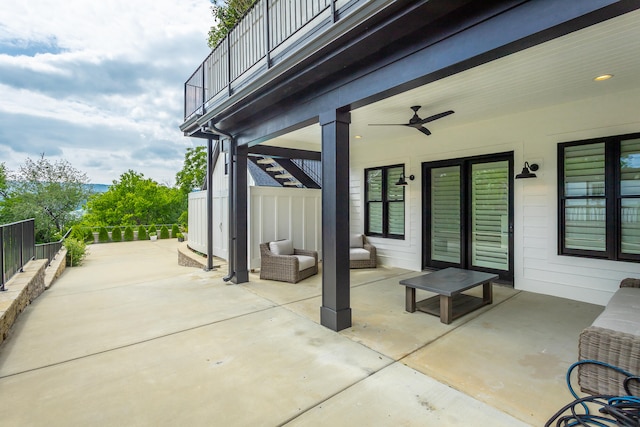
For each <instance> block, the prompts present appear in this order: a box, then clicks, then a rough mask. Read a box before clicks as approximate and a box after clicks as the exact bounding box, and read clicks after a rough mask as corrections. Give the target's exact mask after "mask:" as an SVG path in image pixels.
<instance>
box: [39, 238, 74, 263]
mask: <svg viewBox="0 0 640 427" xmlns="http://www.w3.org/2000/svg"><path fill="white" fill-rule="evenodd" d="M69 233H71V229H69V230H68V231H67V232H66V233H65V234H64V236H62V239H60V240H58V241H57V242H51V243H39V244H37V245H36V259H46V260H47V265H49V264H51V261H53V259H54V258H55V257H56V255H57V254H58V252H60V249H62V246H63V245H64V239H66V238H67V236H68V235H69Z"/></svg>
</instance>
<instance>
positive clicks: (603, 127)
mask: <svg viewBox="0 0 640 427" xmlns="http://www.w3.org/2000/svg"><path fill="white" fill-rule="evenodd" d="M594 84H595V83H594ZM452 107H453V108H454V109H455V104H454V105H452ZM638 111H640V90H637V91H629V92H624V93H613V94H607V95H603V96H599V97H593V98H588V99H585V100H582V101H579V102H572V103H567V104H562V105H557V106H554V107H548V108H541V109H535V110H530V111H524V112H520V113H517V114H513V115H509V116H503V117H499V118H496V119H493V120H487V121H482V122H476V123H471V124H468V125H465V126H460V127H454V128H451V127H439V126H438V122H435V123H434V124H433V125H432V126H431V128H432V129H431V130H432V131H433V135H431V136H429V137H425V136H423V135H420V134H418V133H417V132H415V131H414V130H413V129H403V128H399V129H398V132H397V135H398V139H397V140H395V141H387V142H386V143H385V144H384V145H380V146H375V145H373V144H371V143H367V141H366V138H363V139H361V140H357V141H352V146H351V194H350V197H351V203H352V206H351V227H352V231H354V232H356V231H360V232H361V231H363V227H364V208H363V206H362V205H363V200H364V186H363V185H362V184H363V183H362V180H363V179H364V169H365V168H368V167H374V166H384V165H392V164H404V165H405V174H406V175H407V176H408V175H411V174H413V175H415V176H416V179H415V180H414V181H408V182H409V185H408V186H407V187H406V203H407V206H406V207H407V209H406V216H407V217H406V224H407V226H406V232H405V240H393V239H378V238H372V239H371V240H372V241H373V242H374V244H375V245H376V246H377V248H378V256H379V259H380V261H381V263H383V264H387V265H390V266H397V267H403V268H408V269H412V270H416V271H419V270H420V269H421V266H422V260H421V257H422V243H421V238H422V237H421V236H422V213H421V210H422V184H421V183H422V173H421V168H422V163H423V162H428V161H435V160H444V159H452V158H459V157H468V156H475V155H482V154H491V153H500V152H509V151H513V153H514V168H515V173H518V172H519V170H520V169H521V168H522V165H523V163H524V162H525V161H528V162H529V163H538V164H539V165H540V170H538V171H537V172H536V174H537V176H538V177H537V178H536V179H527V180H516V181H515V182H514V191H515V195H514V215H515V218H514V223H515V224H514V225H515V228H514V264H515V265H514V286H515V288H516V289H522V290H527V291H532V292H538V293H544V294H550V295H556V296H560V297H566V298H571V299H575V300H579V301H585V302H590V303H595V304H602V305H604V304H606V303H607V301H608V300H609V298H610V297H611V295H612V294H613V292H614V291H615V289H616V288H617V287H618V285H619V282H620V280H621V279H623V278H625V277H630V276H633V277H640V264H638V263H628V262H616V261H606V260H598V259H590V258H579V257H570V256H559V255H558V253H557V228H558V227H557V221H558V219H557V217H558V214H557V144H558V143H560V142H567V141H574V140H582V139H588V138H596V137H602V136H609V135H619V134H625V133H634V132H640V116H638ZM453 117H455V116H453ZM441 123H442V125H444V120H443V122H441Z"/></svg>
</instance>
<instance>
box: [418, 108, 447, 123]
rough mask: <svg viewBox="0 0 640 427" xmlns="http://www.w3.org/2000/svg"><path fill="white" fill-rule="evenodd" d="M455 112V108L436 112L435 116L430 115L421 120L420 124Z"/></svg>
mask: <svg viewBox="0 0 640 427" xmlns="http://www.w3.org/2000/svg"><path fill="white" fill-rule="evenodd" d="M453 113H454V111H453V110H449V111H445V112H443V113H440V114H434V115H433V116H429V117H427V118H426V119H422V120H420V124H421V125H423V124H425V123H429V122H432V121H434V120H438V119H441V118H443V117H447V116H448V115H450V114H453Z"/></svg>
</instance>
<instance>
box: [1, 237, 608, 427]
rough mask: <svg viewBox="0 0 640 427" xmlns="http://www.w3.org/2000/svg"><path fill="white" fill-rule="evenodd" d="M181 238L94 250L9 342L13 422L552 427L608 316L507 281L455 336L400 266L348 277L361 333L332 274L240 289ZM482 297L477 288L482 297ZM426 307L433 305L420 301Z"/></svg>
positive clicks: (4, 386) (5, 392)
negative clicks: (333, 304)
mask: <svg viewBox="0 0 640 427" xmlns="http://www.w3.org/2000/svg"><path fill="white" fill-rule="evenodd" d="M177 247H178V243H177V242H176V241H175V240H160V241H156V242H150V241H142V242H127V243H118V244H104V245H93V246H91V253H90V255H89V256H88V258H87V260H86V264H85V265H84V266H82V267H79V268H73V269H68V270H67V271H65V273H64V274H63V276H62V277H61V278H60V279H59V280H58V281H57V282H56V283H55V284H54V286H53V287H52V288H51V289H50V290H48V291H46V292H45V293H44V294H43V295H42V296H41V297H40V298H38V299H37V300H36V301H34V303H33V304H32V305H30V306H29V307H28V308H27V309H26V310H25V311H24V312H23V313H22V314H21V316H20V318H19V319H18V322H17V323H16V324H15V326H14V329H13V333H12V334H11V336H10V337H9V338H8V339H7V341H6V342H5V343H4V344H3V346H2V347H0V398H1V399H2V401H3V403H4V405H5V408H8V409H7V410H6V411H5V412H4V413H3V425H7V426H9V425H21V426H26V425H43V424H46V425H52V426H55V425H65V426H68V425H176V424H178V425H266V426H272V425H336V426H339V425H389V426H397V425H432V424H433V425H435V424H437V425H443V426H446V425H470V424H473V425H492V426H514V425H536V426H538V425H542V424H544V422H545V421H546V420H548V419H549V418H550V417H551V416H552V415H553V414H554V413H555V412H556V410H557V409H559V408H560V407H561V406H563V405H564V404H565V403H568V402H569V401H571V400H572V397H571V396H570V394H569V392H568V391H567V388H566V385H565V382H564V376H565V373H566V370H567V368H568V367H569V365H570V364H571V363H573V362H575V361H576V360H577V340H578V335H579V333H580V331H581V330H582V329H583V328H585V327H586V326H588V325H589V324H590V323H591V322H592V321H593V319H594V318H595V317H596V316H597V315H598V314H599V313H600V312H601V311H602V307H601V306H597V305H592V304H588V303H582V302H577V301H572V300H567V299H562V298H557V297H552V296H546V295H540V294H534V293H529V292H525V291H519V290H514V289H513V288H507V287H500V286H494V303H493V304H492V305H489V306H485V307H484V308H482V309H480V310H478V311H475V312H473V313H470V314H468V315H466V316H464V317H462V318H460V319H457V320H455V321H454V322H453V323H452V324H450V325H445V324H442V323H441V322H440V320H439V319H438V318H437V317H434V316H430V315H427V314H425V313H419V312H416V313H407V312H406V311H405V309H404V307H405V306H404V298H405V293H404V287H402V286H400V285H399V284H398V281H399V280H401V279H403V278H407V277H411V276H413V275H416V274H418V273H416V272H415V271H408V270H404V269H400V268H391V267H379V268H377V269H363V270H352V271H351V272H350V274H351V280H350V283H351V302H352V309H353V311H354V316H353V319H354V322H353V326H352V327H350V328H347V329H344V330H342V331H341V332H339V333H335V332H332V331H330V330H328V329H327V328H325V327H323V326H321V325H320V319H319V317H320V314H319V310H318V307H320V306H321V304H322V301H321V298H322V296H321V295H322V290H321V288H322V284H321V275H316V276H314V277H311V278H308V279H306V280H304V281H302V282H300V283H297V284H288V283H283V282H274V281H266V280H259V278H258V274H255V273H250V277H249V279H250V280H249V282H248V283H245V284H242V285H229V284H225V282H223V281H222V277H223V275H224V274H226V266H225V265H224V263H223V262H222V261H219V262H217V263H216V264H220V265H221V268H219V269H218V270H216V271H209V272H205V271H203V270H201V269H199V268H189V267H180V266H178V265H177V262H176V249H177ZM479 290H480V289H479ZM420 296H421V297H422V296H427V294H426V293H424V294H423V295H420Z"/></svg>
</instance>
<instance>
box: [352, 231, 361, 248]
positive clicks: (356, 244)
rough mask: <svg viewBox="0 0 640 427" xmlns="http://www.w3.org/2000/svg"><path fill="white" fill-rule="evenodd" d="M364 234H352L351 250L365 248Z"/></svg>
mask: <svg viewBox="0 0 640 427" xmlns="http://www.w3.org/2000/svg"><path fill="white" fill-rule="evenodd" d="M362 240H363V239H362V234H352V235H351V239H349V247H350V248H361V247H363V246H364V242H363V241H362Z"/></svg>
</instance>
